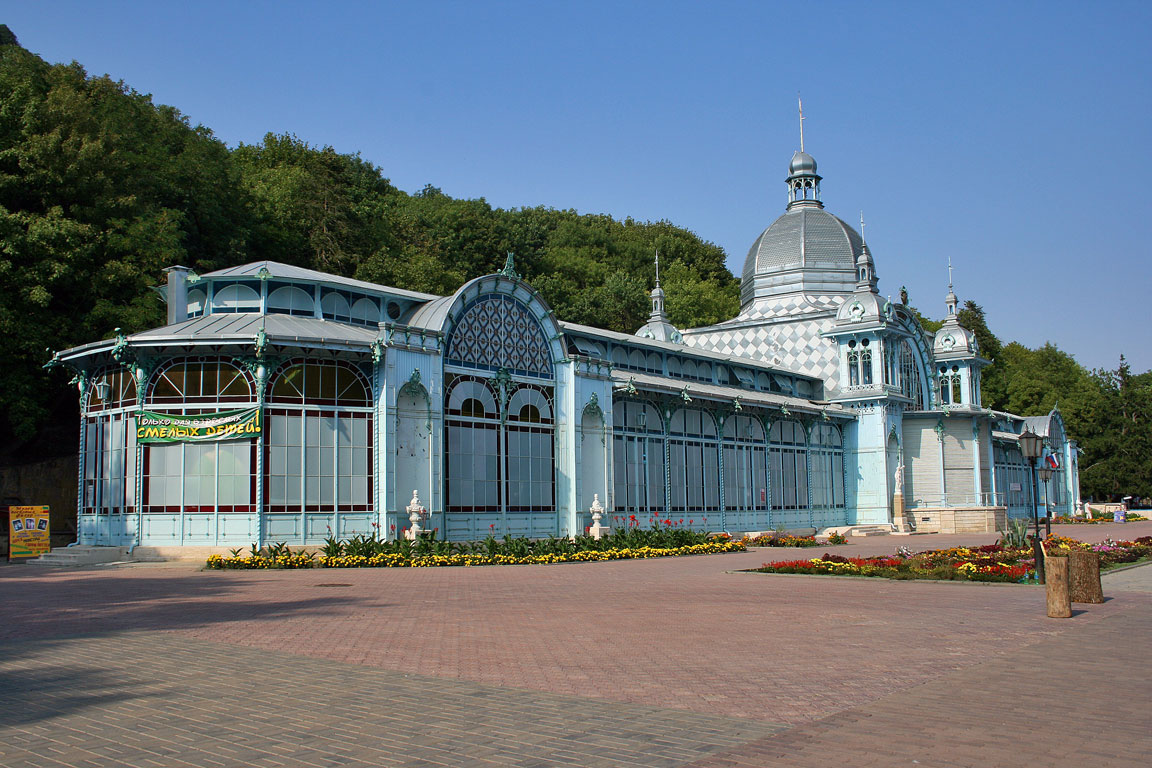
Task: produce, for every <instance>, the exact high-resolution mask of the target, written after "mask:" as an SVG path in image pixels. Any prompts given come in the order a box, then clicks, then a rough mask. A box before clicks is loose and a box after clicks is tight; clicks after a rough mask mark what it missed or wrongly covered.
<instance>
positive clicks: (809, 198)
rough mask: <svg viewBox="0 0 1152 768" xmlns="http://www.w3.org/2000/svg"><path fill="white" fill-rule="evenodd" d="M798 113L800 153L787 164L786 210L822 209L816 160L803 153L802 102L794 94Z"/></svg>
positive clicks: (798, 96) (793, 156)
mask: <svg viewBox="0 0 1152 768" xmlns="http://www.w3.org/2000/svg"><path fill="white" fill-rule="evenodd" d="M796 103H797V106H798V107H799V111H800V151H799V152H797V153H795V154H794V155H792V162H790V163H789V164H788V178H787V179H785V181H786V182H787V183H788V210H790V211H791V210H793V209H795V208H813V207H814V208H823V207H824V204H823V203H822V202H820V174H818V173H816V159H815V158H814V157H812V155H810V154H808V153H807V152H805V151H804V121H805V120H806V119H807V118H805V117H804V102H802V101H801V100H800V94H796Z"/></svg>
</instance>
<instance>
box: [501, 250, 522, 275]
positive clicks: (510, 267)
mask: <svg viewBox="0 0 1152 768" xmlns="http://www.w3.org/2000/svg"><path fill="white" fill-rule="evenodd" d="M500 274H501V275H504V276H505V277H511V278H512V279H514V280H519V279H520V274H519V273H518V272H517V271H516V258H515V257H514V256H513V255H512V251H508V256H507V258H505V259H504V269H502V270H500Z"/></svg>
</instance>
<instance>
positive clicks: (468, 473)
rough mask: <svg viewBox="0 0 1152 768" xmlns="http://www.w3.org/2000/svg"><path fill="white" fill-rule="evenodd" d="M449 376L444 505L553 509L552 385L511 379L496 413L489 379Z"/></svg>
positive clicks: (493, 509) (475, 509)
mask: <svg viewBox="0 0 1152 768" xmlns="http://www.w3.org/2000/svg"><path fill="white" fill-rule="evenodd" d="M450 379H451V381H450V384H449V390H448V395H447V399H446V413H445V422H444V423H445V429H446V441H447V444H448V452H447V453H448V455H447V459H446V462H445V465H446V466H445V474H446V476H447V489H448V500H447V505H446V509H447V511H448V512H450V513H452V512H465V513H476V512H489V513H501V514H506V513H529V512H531V513H539V512H554V511H555V508H556V494H555V459H554V455H553V454H554V450H553V444H554V437H553V433H554V429H555V425H554V417H553V407H552V400H551V397H552V393H551V388H549V387H541V386H537V385H532V384H520V385H515V384H513V385H512V386H514V387H515V389H514V390H513V391H512V393H511V395H510V397H509V398H508V404H507V410H506V414H505V418H504V419H503V420H501V419H500V405H499V401H498V400H497V396H496V392H495V391H494V390H493V388H492V385H491V384H490V383H489V382H487V381H484V380H481V379H478V378H475V377H472V376H459V375H451V376H450ZM487 532H488V531H485V532H484V533H487ZM493 532H495V531H493Z"/></svg>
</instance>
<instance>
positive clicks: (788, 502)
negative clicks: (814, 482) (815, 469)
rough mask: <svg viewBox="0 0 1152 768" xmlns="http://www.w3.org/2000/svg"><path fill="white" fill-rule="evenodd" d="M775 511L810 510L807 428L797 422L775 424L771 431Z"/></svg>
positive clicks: (771, 465) (770, 456) (773, 503)
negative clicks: (805, 432)
mask: <svg viewBox="0 0 1152 768" xmlns="http://www.w3.org/2000/svg"><path fill="white" fill-rule="evenodd" d="M768 438H769V449H768V450H769V453H768V459H769V467H770V468H771V473H772V476H771V486H772V508H773V509H807V508H808V447H807V440H806V437H805V434H804V427H803V426H802V425H801V424H800V423H799V422H795V421H788V420H784V421H777V422H773V424H772V429H771V430H770V431H769V435H768Z"/></svg>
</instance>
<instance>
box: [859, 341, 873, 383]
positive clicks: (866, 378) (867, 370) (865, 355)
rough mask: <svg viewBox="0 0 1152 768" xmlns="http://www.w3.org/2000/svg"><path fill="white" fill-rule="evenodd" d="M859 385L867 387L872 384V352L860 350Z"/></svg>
mask: <svg viewBox="0 0 1152 768" xmlns="http://www.w3.org/2000/svg"><path fill="white" fill-rule="evenodd" d="M860 383H861V384H863V385H864V386H869V385H870V384H871V383H872V350H870V349H862V350H860Z"/></svg>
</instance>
